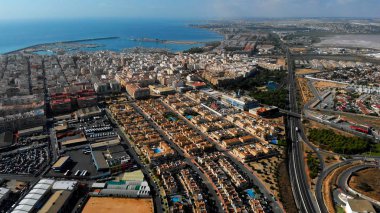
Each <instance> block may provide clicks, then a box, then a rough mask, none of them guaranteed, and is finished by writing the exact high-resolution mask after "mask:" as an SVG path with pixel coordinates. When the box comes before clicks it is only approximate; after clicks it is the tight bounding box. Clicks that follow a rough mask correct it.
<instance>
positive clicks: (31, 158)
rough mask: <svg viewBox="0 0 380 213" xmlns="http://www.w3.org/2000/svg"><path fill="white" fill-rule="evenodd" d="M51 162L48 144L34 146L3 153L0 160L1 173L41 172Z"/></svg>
mask: <svg viewBox="0 0 380 213" xmlns="http://www.w3.org/2000/svg"><path fill="white" fill-rule="evenodd" d="M48 163H49V149H48V147H47V146H41V147H38V148H37V147H34V148H30V149H24V150H18V151H17V152H12V153H8V154H3V155H2V156H1V161H0V173H1V174H33V175H36V174H39V173H40V172H41V171H42V170H43V169H44V168H45V167H46V165H47V164H48Z"/></svg>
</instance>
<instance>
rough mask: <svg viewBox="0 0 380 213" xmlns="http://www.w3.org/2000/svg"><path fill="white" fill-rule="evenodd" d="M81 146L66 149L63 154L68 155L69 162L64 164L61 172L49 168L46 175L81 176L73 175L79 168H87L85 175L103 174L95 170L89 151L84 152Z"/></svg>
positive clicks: (81, 169)
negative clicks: (79, 147)
mask: <svg viewBox="0 0 380 213" xmlns="http://www.w3.org/2000/svg"><path fill="white" fill-rule="evenodd" d="M83 152H84V151H83V148H81V149H75V150H70V151H66V152H65V153H64V154H63V155H64V156H70V158H71V162H70V163H68V165H67V166H65V170H64V171H62V172H56V171H54V170H53V169H50V170H49V172H48V174H47V176H51V177H69V178H81V176H79V175H78V176H75V173H76V172H77V171H78V170H79V171H80V172H82V171H83V170H87V175H86V177H91V176H98V175H101V174H103V173H102V172H98V171H96V167H95V165H94V163H93V161H92V157H91V154H90V153H87V154H84V153H83ZM67 170H70V172H69V173H68V174H67V175H66V176H65V175H64V174H65V172H66V171H67Z"/></svg>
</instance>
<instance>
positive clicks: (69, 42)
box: [2, 36, 120, 55]
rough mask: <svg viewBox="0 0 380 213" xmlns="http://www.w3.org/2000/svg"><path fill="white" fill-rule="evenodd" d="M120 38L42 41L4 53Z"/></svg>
mask: <svg viewBox="0 0 380 213" xmlns="http://www.w3.org/2000/svg"><path fill="white" fill-rule="evenodd" d="M119 38H120V37H117V36H110V37H99V38H88V39H78V40H69V41H57V42H48V43H41V44H35V45H32V46H28V47H24V48H20V49H16V50H12V51H9V52H5V53H3V54H2V55H9V54H13V53H17V52H20V51H24V50H27V49H32V48H39V47H41V46H46V45H57V44H71V43H80V42H88V41H101V40H112V39H119Z"/></svg>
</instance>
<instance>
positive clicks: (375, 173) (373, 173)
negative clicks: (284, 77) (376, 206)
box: [349, 168, 380, 201]
mask: <svg viewBox="0 0 380 213" xmlns="http://www.w3.org/2000/svg"><path fill="white" fill-rule="evenodd" d="M379 178H380V169H378V168H369V169H364V170H361V171H358V172H356V176H355V175H353V176H351V178H350V181H349V186H350V187H351V188H352V189H354V190H355V191H358V192H360V193H362V194H364V195H366V196H368V197H371V198H373V199H375V200H378V201H380V179H379ZM360 183H366V184H368V185H369V186H370V187H371V188H372V191H368V192H365V191H364V190H362V189H361V188H360V187H359V184H360Z"/></svg>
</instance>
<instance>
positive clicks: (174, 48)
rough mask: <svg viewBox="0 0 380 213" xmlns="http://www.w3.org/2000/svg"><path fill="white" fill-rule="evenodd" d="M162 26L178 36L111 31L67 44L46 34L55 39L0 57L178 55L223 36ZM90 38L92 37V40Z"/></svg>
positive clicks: (17, 49) (191, 26)
mask: <svg viewBox="0 0 380 213" xmlns="http://www.w3.org/2000/svg"><path fill="white" fill-rule="evenodd" d="M52 23H55V22H52ZM123 23H124V22H123ZM127 24H128V22H127ZM127 26H128V25H127ZM163 26H164V27H169V28H168V30H169V31H170V30H176V31H177V30H178V32H179V33H175V32H173V33H170V34H168V35H166V34H167V33H165V34H157V33H153V34H152V31H149V29H150V28H147V29H146V30H147V31H145V30H143V31H141V30H140V31H138V30H137V31H133V30H132V31H133V33H134V34H133V35H129V34H130V31H129V30H125V32H123V34H120V32H119V31H117V30H116V31H115V33H114V35H112V32H113V30H111V31H109V33H110V34H111V35H112V36H109V37H101V36H100V37H96V33H93V34H92V33H89V34H87V35H84V36H83V35H82V36H81V37H84V38H86V37H87V38H86V39H76V38H75V37H72V38H71V39H67V40H65V39H62V38H61V37H60V36H58V35H56V34H52V35H49V34H48V35H49V36H52V38H56V40H55V39H53V41H48V42H44V41H43V40H41V39H40V40H39V41H36V42H35V44H33V43H31V44H30V45H26V46H22V45H19V47H16V48H15V49H12V48H9V49H8V50H5V51H4V52H0V55H9V54H15V53H19V52H30V53H36V54H40V53H38V52H52V53H53V54H56V53H57V51H58V52H61V50H62V51H63V52H66V51H70V52H71V51H84V52H86V51H102V50H104V51H106V50H110V51H123V50H124V49H130V48H134V47H141V48H148V49H149V48H153V49H161V48H162V49H166V50H167V49H168V50H169V51H170V52H182V51H186V50H188V49H190V48H193V47H201V48H203V47H205V46H206V45H207V43H209V42H215V41H223V40H224V35H223V34H221V33H220V32H217V31H214V30H212V29H202V28H198V27H195V25H193V24H192V23H186V24H183V23H182V24H178V25H176V27H174V28H173V27H172V26H170V25H168V26H166V25H163ZM148 27H151V26H150V25H149V26H148ZM116 29H117V28H116ZM144 29H145V28H144ZM163 29H166V28H163ZM184 29H185V30H184ZM186 29H189V30H187V32H186ZM161 30H162V29H161ZM192 30H195V31H194V32H195V33H194V34H192V32H191V31H192ZM198 30H202V31H203V32H201V31H200V32H199V31H198ZM144 32H147V33H146V34H145V33H144ZM184 32H186V34H183V33H184ZM210 33H211V34H210ZM172 34H177V35H181V36H172ZM189 34H190V35H195V37H192V36H188V35H189ZM202 34H204V35H205V36H200V35H202ZM210 35H211V36H210ZM38 36H39V37H38V38H43V36H45V35H38ZM92 36H94V38H93V37H92ZM156 36H157V37H156ZM128 37H129V38H128ZM133 37H135V38H133ZM112 39H115V41H105V40H112ZM54 40H55V41H54ZM31 41H32V40H31ZM41 41H42V42H41ZM91 41H93V43H91ZM96 41H98V42H96ZM40 42H41V43H40ZM20 43H21V42H20ZM75 43H76V44H75ZM149 43H151V44H149ZM4 44H6V43H4ZM88 44H92V45H98V44H99V45H98V46H95V47H90V48H92V49H88V47H87V46H85V45H88ZM16 45H17V44H16ZM16 45H15V46H16ZM81 45H84V46H81ZM71 46H73V48H71ZM42 54H44V53H42Z"/></svg>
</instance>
